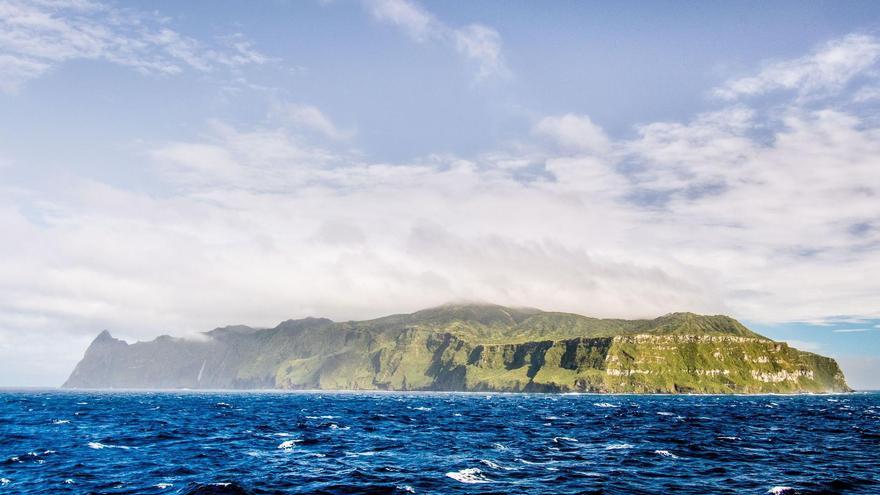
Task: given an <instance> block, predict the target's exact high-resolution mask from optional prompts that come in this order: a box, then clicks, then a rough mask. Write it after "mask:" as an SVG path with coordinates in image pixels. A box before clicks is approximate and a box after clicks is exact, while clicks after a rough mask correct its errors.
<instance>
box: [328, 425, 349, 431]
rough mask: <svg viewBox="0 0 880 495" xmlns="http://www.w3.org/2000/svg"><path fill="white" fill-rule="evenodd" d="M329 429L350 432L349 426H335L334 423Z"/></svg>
mask: <svg viewBox="0 0 880 495" xmlns="http://www.w3.org/2000/svg"><path fill="white" fill-rule="evenodd" d="M330 429H331V430H350V429H351V427H350V426H339V425H337V424H335V423H334V424H331V425H330Z"/></svg>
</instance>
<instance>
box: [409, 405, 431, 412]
mask: <svg viewBox="0 0 880 495" xmlns="http://www.w3.org/2000/svg"><path fill="white" fill-rule="evenodd" d="M413 409H414V410H416V411H430V410H431V408H430V407H425V406H419V407H414V408H413Z"/></svg>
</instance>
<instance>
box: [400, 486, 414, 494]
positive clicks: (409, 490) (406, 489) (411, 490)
mask: <svg viewBox="0 0 880 495" xmlns="http://www.w3.org/2000/svg"><path fill="white" fill-rule="evenodd" d="M395 488H397V489H398V490H402V491H405V492H406V493H415V492H416V489H415V488H413V487H411V486H409V485H397V486H396V487H395Z"/></svg>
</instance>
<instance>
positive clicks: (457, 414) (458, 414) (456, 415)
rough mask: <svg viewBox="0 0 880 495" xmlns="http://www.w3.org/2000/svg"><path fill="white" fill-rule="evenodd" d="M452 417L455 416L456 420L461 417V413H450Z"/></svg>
mask: <svg viewBox="0 0 880 495" xmlns="http://www.w3.org/2000/svg"><path fill="white" fill-rule="evenodd" d="M452 415H453V416H455V417H456V418H458V417H461V413H452Z"/></svg>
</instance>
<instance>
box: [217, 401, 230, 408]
mask: <svg viewBox="0 0 880 495" xmlns="http://www.w3.org/2000/svg"><path fill="white" fill-rule="evenodd" d="M214 405H215V406H217V407H232V404H229V403H227V402H218V403H216V404H214Z"/></svg>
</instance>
